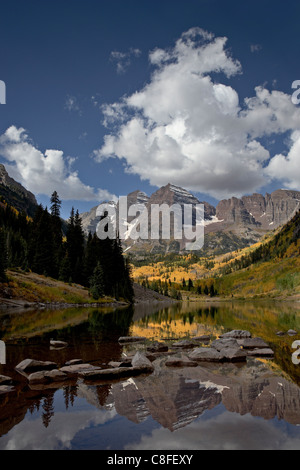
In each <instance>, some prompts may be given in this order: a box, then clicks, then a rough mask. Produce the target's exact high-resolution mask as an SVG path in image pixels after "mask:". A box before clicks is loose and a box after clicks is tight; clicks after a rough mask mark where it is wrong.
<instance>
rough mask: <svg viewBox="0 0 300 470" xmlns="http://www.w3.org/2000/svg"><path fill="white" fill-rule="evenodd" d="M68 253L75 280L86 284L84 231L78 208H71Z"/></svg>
mask: <svg viewBox="0 0 300 470" xmlns="http://www.w3.org/2000/svg"><path fill="white" fill-rule="evenodd" d="M66 248H67V253H68V258H69V261H70V265H71V271H72V280H73V282H77V283H79V284H80V283H82V284H86V282H85V276H84V248H85V246H84V232H83V229H82V221H81V218H80V216H79V212H78V210H77V211H76V213H75V212H74V208H72V210H71V215H70V219H69V223H68V229H67V244H66Z"/></svg>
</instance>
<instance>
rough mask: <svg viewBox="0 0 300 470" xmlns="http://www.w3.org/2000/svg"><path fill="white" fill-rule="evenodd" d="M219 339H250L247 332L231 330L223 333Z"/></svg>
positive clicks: (249, 334)
mask: <svg viewBox="0 0 300 470" xmlns="http://www.w3.org/2000/svg"><path fill="white" fill-rule="evenodd" d="M220 338H251V333H250V332H249V331H247V330H232V331H228V332H227V333H223V334H222V335H220Z"/></svg>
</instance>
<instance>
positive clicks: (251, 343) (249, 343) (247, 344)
mask: <svg viewBox="0 0 300 470" xmlns="http://www.w3.org/2000/svg"><path fill="white" fill-rule="evenodd" d="M238 343H239V344H240V345H241V346H242V347H243V348H244V349H254V348H259V349H263V348H269V345H268V344H267V343H266V342H265V341H264V340H263V339H261V338H258V337H257V338H246V339H241V340H238Z"/></svg>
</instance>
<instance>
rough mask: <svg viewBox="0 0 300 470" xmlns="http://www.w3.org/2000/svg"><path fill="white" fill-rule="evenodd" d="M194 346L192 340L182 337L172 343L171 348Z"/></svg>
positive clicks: (190, 347) (189, 347)
mask: <svg viewBox="0 0 300 470" xmlns="http://www.w3.org/2000/svg"><path fill="white" fill-rule="evenodd" d="M195 346H196V344H195V343H194V342H193V341H190V340H188V339H183V340H181V341H176V343H173V344H172V348H182V349H192V348H194V347H195Z"/></svg>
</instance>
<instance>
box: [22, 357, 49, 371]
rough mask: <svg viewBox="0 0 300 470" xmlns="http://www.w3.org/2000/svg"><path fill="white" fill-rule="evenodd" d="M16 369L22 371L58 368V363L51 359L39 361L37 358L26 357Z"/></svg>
mask: <svg viewBox="0 0 300 470" xmlns="http://www.w3.org/2000/svg"><path fill="white" fill-rule="evenodd" d="M15 369H16V370H18V371H21V372H33V371H38V370H53V369H57V364H56V363H55V362H50V361H38V360H36V359H24V361H22V362H20V363H19V364H18V365H17V366H16V367H15Z"/></svg>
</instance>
